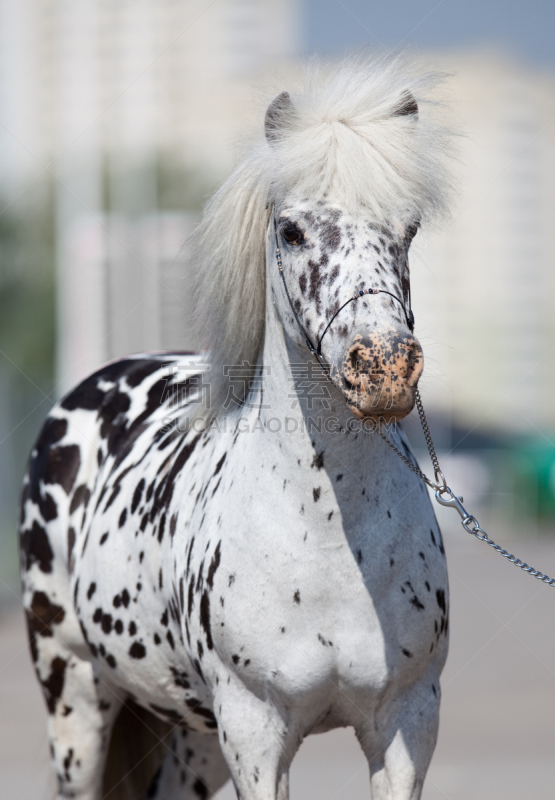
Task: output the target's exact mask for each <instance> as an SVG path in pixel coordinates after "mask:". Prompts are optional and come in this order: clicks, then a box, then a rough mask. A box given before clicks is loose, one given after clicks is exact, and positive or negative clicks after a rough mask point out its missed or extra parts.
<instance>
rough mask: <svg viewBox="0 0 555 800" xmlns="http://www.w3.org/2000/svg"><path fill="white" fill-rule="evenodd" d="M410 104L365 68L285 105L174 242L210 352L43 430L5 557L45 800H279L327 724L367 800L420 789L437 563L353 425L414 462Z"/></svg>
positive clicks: (318, 80)
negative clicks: (347, 746) (34, 680)
mask: <svg viewBox="0 0 555 800" xmlns="http://www.w3.org/2000/svg"><path fill="white" fill-rule="evenodd" d="M428 85H429V78H428V77H427V76H425V75H421V74H420V73H419V72H418V70H417V69H416V68H413V66H412V65H411V64H410V63H409V62H407V61H406V60H403V59H399V58H398V59H394V60H375V59H374V60H360V59H359V60H355V61H348V62H345V63H344V64H343V65H341V66H340V67H339V68H338V69H336V71H335V72H334V73H333V75H331V76H330V75H326V72H325V70H321V71H320V72H318V73H317V74H314V72H312V73H310V74H309V76H308V78H307V83H306V86H305V89H304V91H300V92H298V93H296V94H295V93H291V94H287V93H283V94H281V95H279V96H278V97H277V98H276V99H275V100H274V102H273V103H272V104H271V105H270V106H269V108H268V111H267V114H266V122H265V129H266V136H265V137H264V138H261V141H260V142H259V143H258V144H256V145H255V146H254V147H253V149H252V151H251V152H250V153H249V154H248V155H247V157H246V159H245V161H244V162H243V163H242V164H241V165H240V166H239V167H238V169H237V170H236V172H235V173H234V174H233V175H232V176H231V178H230V179H229V180H228V181H227V182H226V183H225V184H224V185H223V187H222V188H221V189H220V191H219V192H218V193H217V194H216V195H215V197H214V198H213V199H212V200H211V201H210V203H209V204H208V206H207V209H206V212H205V215H204V218H203V220H202V221H201V223H200V225H199V228H198V229H197V231H196V233H195V235H194V237H193V240H192V242H191V243H190V248H189V250H190V252H191V259H192V264H193V271H194V272H196V273H198V274H199V275H200V282H201V283H200V288H199V296H200V298H201V302H200V304H199V312H198V314H199V320H200V324H201V325H202V326H203V329H204V330H206V331H208V337H209V342H208V344H209V346H208V349H207V350H206V351H204V352H203V353H201V354H196V355H195V354H188V353H177V352H176V353H162V354H160V353H157V354H141V355H134V356H130V357H128V358H126V359H123V360H120V361H116V362H113V363H111V364H108V365H107V366H105V367H103V368H102V369H100V370H99V371H98V372H96V373H95V374H93V375H91V376H90V377H88V378H87V379H86V380H84V381H83V382H82V383H81V384H80V385H79V386H77V388H75V389H74V390H73V391H71V392H70V393H69V394H68V395H66V396H65V397H64V398H63V399H62V400H61V401H60V402H59V403H58V404H57V405H56V406H55V407H54V408H53V409H52V411H51V412H50V414H49V416H48V418H47V419H46V422H45V423H44V426H43V429H42V431H41V433H40V436H39V438H38V441H37V443H36V445H35V448H34V449H33V451H32V454H31V458H30V462H29V468H28V472H27V476H26V478H25V483H24V488H23V497H22V510H21V528H20V531H21V533H20V541H21V563H22V575H23V598H24V603H25V608H26V612H27V620H28V628H29V640H30V646H31V654H32V658H33V662H34V666H35V670H36V674H37V677H38V680H39V682H40V685H41V687H42V691H43V693H44V697H45V700H46V706H47V711H48V736H49V740H50V747H51V757H52V764H53V767H54V770H55V773H56V777H57V782H58V795H57V796H58V798H59V800H61V799H62V798H79V800H100V798H103V797H107V798H111V800H113V799H114V798H116V797H125V798H135V799H136V800H143V798H147V797H148V798H164V800H171V799H175V800H177V798H181V799H182V800H192V798H200V799H201V800H202V799H204V798H208V797H211V796H213V794H214V793H215V792H217V791H218V789H219V788H220V787H221V786H222V785H223V784H224V783H225V782H226V781H227V780H228V778H230V777H231V779H232V781H233V783H234V785H235V788H236V791H237V796H238V797H239V798H241V800H288V797H289V790H288V773H289V767H290V764H291V761H292V759H293V757H294V755H295V753H296V751H297V749H298V747H299V745H300V744H301V742H302V740H303V738H304V737H306V736H307V735H309V734H311V733H318V732H323V731H328V730H331V729H333V728H337V727H342V726H351V727H353V728H354V730H355V733H356V736H357V737H358V740H359V742H360V745H361V747H362V749H363V751H364V753H365V755H366V757H367V759H368V764H369V770H370V782H371V792H372V797H373V798H374V800H417V798H419V797H420V793H421V790H422V785H423V782H424V777H425V774H426V770H427V767H428V764H429V761H430V758H431V756H432V752H433V749H434V746H435V741H436V735H437V725H438V713H439V702H440V685H439V677H440V673H441V670H442V668H443V665H444V662H445V658H446V655H447V643H448V590H447V571H446V564H445V553H444V549H443V544H442V538H441V534H440V531H439V529H438V526H437V523H436V520H435V517H434V514H433V511H432V509H431V504H430V502H429V498H428V495H427V492H426V490H425V487H424V485H423V484H422V482H420V481H419V480H418V478H417V477H416V476H415V475H414V474H413V473H412V472H411V471H410V470H408V469H407V467H406V465H405V464H403V463H402V462H401V461H400V460H399V459H398V458H397V457H396V455H395V454H394V453H393V452H392V450H390V449H389V448H388V447H387V445H386V444H385V443H384V442H383V440H382V439H381V438H380V437H378V436H376V435H375V434H374V433H373V432H372V429H373V428H375V426H376V425H385V426H386V427H387V435H388V436H390V438H391V439H392V440H393V441H394V442H395V444H396V446H397V447H398V448H400V449H401V450H402V451H403V452H404V453H405V454H406V457H407V458H409V459H413V458H414V457H413V455H412V453H411V450H410V447H409V445H408V443H407V441H406V439H405V436H404V434H403V432H402V430H401V428H400V427H399V426H398V421H400V420H401V419H402V418H403V417H404V416H406V414H407V413H409V411H410V410H411V408H412V406H413V404H414V395H415V389H416V386H417V383H418V379H419V377H420V375H421V372H422V368H423V356H422V350H421V347H420V344H419V343H418V340H417V339H416V338H415V336H414V335H413V333H412V331H411V330H410V326H409V324H408V317H407V309H408V307H409V272H408V269H409V268H408V250H409V246H410V244H411V241H412V238H413V237H414V235H415V233H416V230H417V227H418V225H419V224H420V222H421V221H426V220H427V219H429V218H430V217H431V216H432V215H433V214H434V213H436V212H437V211H439V210H440V209H441V207H442V205H443V204H444V199H445V187H446V183H447V181H446V177H445V173H444V167H443V166H442V153H443V149H444V144H443V142H444V138H442V137H443V133H442V131H441V129H440V128H438V127H434V125H433V124H432V122H430V121H429V120H427V119H426V118H425V115H424V114H423V113H422V110H421V109H422V108H427V107H426V106H423V105H422V98H423V97H424V95H425V90H426V87H427V86H428ZM417 103H418V104H417ZM419 106H420V108H419ZM276 242H277V250H278V255H277V256H276ZM370 288H371V289H372V290H373V291H372V293H368V292H366V293H365V294H360V292H363V293H364V292H365V291H366V290H368V289H370ZM377 290H380V291H379V292H378V291H377ZM355 295H356V296H357V298H358V299H357V300H356V301H353V302H350V303H347V304H346V305H345V306H344V308H342V310H341V311H340V313H337V312H338V310H339V309H340V308H341V306H342V305H343V304H344V303H345V302H346V301H347V300H348V299H349V298H350V297H353V296H355ZM335 314H337V316H336V317H335V319H334V321H333V323H332V324H331V325H329V322H330V320H331V319H332V318H333V316H334V315H335ZM326 328H327V330H326ZM324 332H325V336H323V338H322V334H323V333H324ZM305 334H306V335H305ZM307 336H308V338H309V339H310V341H312V342H316V341H320V343H321V358H320V360H321V361H322V363H323V364H324V365H325V366H324V370H322V369H321V367H320V364H319V363H318V361H317V360H316V359H315V358H314V356H313V354H312V353H311V352H310V350H309V349H308V348H307V342H306V338H307Z"/></svg>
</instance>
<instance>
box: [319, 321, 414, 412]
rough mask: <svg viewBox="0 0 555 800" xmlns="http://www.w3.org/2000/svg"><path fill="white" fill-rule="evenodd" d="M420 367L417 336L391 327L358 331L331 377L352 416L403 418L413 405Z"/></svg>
mask: <svg viewBox="0 0 555 800" xmlns="http://www.w3.org/2000/svg"><path fill="white" fill-rule="evenodd" d="M423 367H424V356H423V353H422V348H421V347H420V344H419V342H418V340H417V339H416V338H415V337H414V336H412V334H410V333H403V332H400V331H398V330H395V329H391V330H388V331H381V332H379V333H371V334H368V335H367V336H364V337H363V336H361V335H360V334H357V335H356V336H355V337H354V339H353V340H352V342H351V343H350V344H349V345H348V346H347V348H346V350H345V354H344V357H343V360H342V362H341V363H340V365H339V367H338V369H337V370H334V371H333V380H334V383H335V384H336V385H337V386H338V387H339V388H340V389H341V391H342V392H343V394H344V395H345V399H346V401H347V405H348V406H349V408H350V410H351V411H352V412H353V414H354V415H355V416H357V417H360V418H364V417H374V418H376V419H379V418H385V419H391V418H395V419H403V417H406V416H407V414H409V413H410V412H411V411H412V409H413V407H414V401H415V390H416V387H417V385H418V379H419V378H420V376H421V374H422V369H423Z"/></svg>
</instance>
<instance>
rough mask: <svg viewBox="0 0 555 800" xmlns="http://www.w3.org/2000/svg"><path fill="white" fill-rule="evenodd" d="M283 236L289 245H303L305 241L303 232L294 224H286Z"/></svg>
mask: <svg viewBox="0 0 555 800" xmlns="http://www.w3.org/2000/svg"><path fill="white" fill-rule="evenodd" d="M281 234H282V236H283V238H284V239H285V241H286V242H287V243H288V244H302V243H303V241H304V235H303V232H302V231H301V229H300V228H298V227H297V225H295V223H294V222H286V223H285V225H284V226H283V228H282V229H281Z"/></svg>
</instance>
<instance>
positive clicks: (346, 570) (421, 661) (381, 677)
mask: <svg viewBox="0 0 555 800" xmlns="http://www.w3.org/2000/svg"><path fill="white" fill-rule="evenodd" d="M281 522H283V519H282V520H281ZM268 528H269V529H270V530H268ZM294 530H295V529H294ZM391 538H395V537H391ZM420 546H421V547H422V548H423V550H422V551H421V552H424V550H425V549H426V547H425V544H424V543H421V545H420ZM432 547H433V545H432ZM228 548H229V550H228ZM394 549H395V548H394ZM436 549H437V548H436ZM390 552H391V548H388V547H382V548H381V549H378V548H376V549H375V550H374V551H373V552H372V551H371V550H370V549H367V551H366V553H365V554H364V553H363V554H362V556H361V548H360V547H358V546H353V545H352V544H351V545H350V544H349V542H348V541H347V539H346V537H345V533H344V532H343V531H342V530H341V529H340V528H339V527H337V528H336V530H335V532H332V531H331V530H330V531H328V532H327V533H323V532H322V531H319V530H309V532H308V536H307V537H306V538H305V536H304V532H303V530H300V531H298V535H297V533H293V534H291V531H287V527H284V526H281V537H279V536H278V531H277V530H276V531H273V530H272V526H271V525H270V524H269V525H268V527H267V529H266V532H265V533H263V532H262V531H258V532H257V536H256V537H253V538H252V540H251V541H250V543H245V545H244V546H239V545H238V544H235V543H233V544H232V543H231V542H229V543H225V544H224V545H223V549H222V561H221V567H220V570H219V572H218V575H217V576H216V578H215V580H214V586H213V592H212V597H213V600H214V602H213V604H211V607H213V609H214V611H213V613H212V619H211V623H212V638H213V643H214V648H215V650H216V652H217V653H218V655H219V656H220V658H221V659H222V660H223V661H224V663H225V664H226V665H227V666H228V667H229V668H230V669H233V670H234V671H236V672H238V673H239V675H240V677H241V679H242V680H243V681H245V682H246V683H247V684H250V685H252V686H253V688H254V689H256V690H258V691H265V687H268V686H269V685H271V686H272V691H275V692H277V693H279V694H282V695H283V696H284V697H286V698H289V699H290V698H292V697H298V698H304V700H305V701H308V700H310V702H314V704H315V707H318V706H319V705H322V706H326V705H329V704H333V703H335V700H333V697H335V696H336V699H337V698H339V699H340V698H341V696H343V697H345V696H349V695H350V696H351V697H354V698H356V697H357V696H359V694H364V695H366V696H368V695H369V694H370V695H372V694H373V695H374V696H375V697H378V696H379V694H380V693H381V692H382V691H384V690H385V689H386V688H387V686H388V685H389V684H390V683H391V682H392V681H401V682H403V681H405V680H410V678H411V676H415V675H418V674H419V673H421V672H422V671H423V670H425V669H426V667H427V664H428V663H429V660H430V658H433V657H434V651H435V650H436V649H437V647H438V640H437V631H439V630H440V629H441V627H442V624H441V618H442V611H441V609H440V608H439V607H438V604H437V598H436V597H435V596H432V594H433V591H434V592H435V590H436V584H437V585H438V586H439V585H440V584H441V586H443V587H444V586H445V582H444V581H445V576H444V568H443V567H442V565H441V564H440V563H439V561H438V559H437V558H435V557H434V554H433V553H430V554H428V553H424V559H422V558H421V557H420V556H418V555H417V554H416V553H414V554H413V553H412V552H411V551H410V549H409V550H407V549H406V548H405V552H404V553H400V554H398V553H397V551H395V552H396V555H397V558H398V562H397V563H396V562H395V560H393V561H394V563H393V564H391V560H392V557H391V555H390ZM438 555H440V554H439V553H438ZM407 584H410V586H411V587H412V591H409V589H408V586H407ZM427 586H429V589H428V588H427ZM432 586H433V589H432ZM425 595H426V596H425ZM445 624H446V623H445V621H444V622H443V630H444V629H445ZM442 632H443V631H442ZM340 704H341V703H340ZM346 713H347V712H346Z"/></svg>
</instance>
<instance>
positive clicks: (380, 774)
mask: <svg viewBox="0 0 555 800" xmlns="http://www.w3.org/2000/svg"><path fill="white" fill-rule="evenodd" d="M439 699H440V688H439V679H438V677H437V676H435V675H434V676H433V677H432V676H431V677H429V678H426V679H424V680H422V681H420V682H419V683H418V684H416V685H413V686H412V687H409V688H408V689H407V690H406V691H405V692H403V693H402V694H401V695H400V696H398V697H397V698H395V699H394V700H392V701H390V702H389V703H387V704H386V705H385V706H384V707H383V709H381V711H380V712H379V713H378V714H377V715H376V719H375V722H374V721H372V722H368V723H362V724H360V725H359V726H357V728H356V734H357V738H358V740H359V742H360V745H361V747H362V749H363V751H364V753H365V755H366V758H367V759H368V764H369V767H370V784H371V787H372V792H371V796H372V800H419V798H420V796H421V794H422V787H423V785H424V779H425V777H426V772H427V771H428V767H429V765H430V761H431V758H432V755H433V752H434V748H435V745H436V740H437V731H438V725H439Z"/></svg>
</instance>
